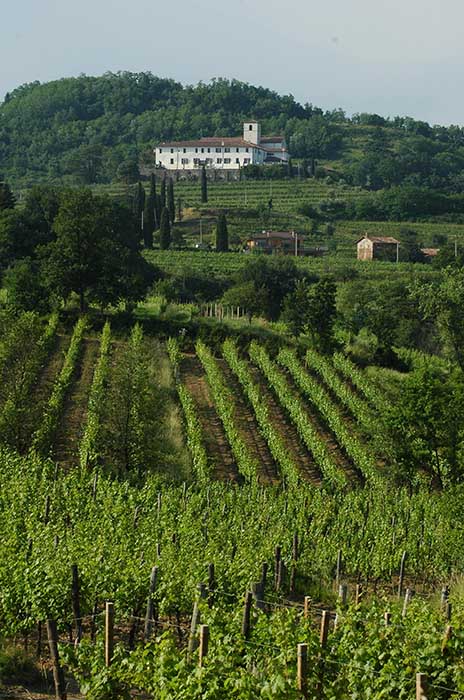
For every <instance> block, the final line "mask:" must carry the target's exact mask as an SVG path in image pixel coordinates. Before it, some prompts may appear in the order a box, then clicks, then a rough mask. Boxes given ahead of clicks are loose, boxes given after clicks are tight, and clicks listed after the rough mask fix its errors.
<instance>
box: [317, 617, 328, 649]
mask: <svg viewBox="0 0 464 700" xmlns="http://www.w3.org/2000/svg"><path fill="white" fill-rule="evenodd" d="M329 623H330V613H329V611H328V610H323V611H322V619H321V632H320V635H319V642H320V644H321V647H322V648H324V647H325V645H326V644H327V637H328V634H329Z"/></svg>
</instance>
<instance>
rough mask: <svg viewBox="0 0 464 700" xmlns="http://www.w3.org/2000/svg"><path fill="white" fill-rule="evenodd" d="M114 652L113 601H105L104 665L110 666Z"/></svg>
mask: <svg viewBox="0 0 464 700" xmlns="http://www.w3.org/2000/svg"><path fill="white" fill-rule="evenodd" d="M113 652H114V603H111V602H110V601H109V600H108V601H106V608H105V666H111V661H112V659H113Z"/></svg>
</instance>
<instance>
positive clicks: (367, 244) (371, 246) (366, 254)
mask: <svg viewBox="0 0 464 700" xmlns="http://www.w3.org/2000/svg"><path fill="white" fill-rule="evenodd" d="M399 245H400V242H399V241H397V240H396V238H392V237H391V236H369V235H367V234H366V235H365V236H364V238H361V239H360V240H359V241H358V242H357V248H358V260H389V261H391V262H394V261H396V262H397V261H398V258H399V255H398V253H399Z"/></svg>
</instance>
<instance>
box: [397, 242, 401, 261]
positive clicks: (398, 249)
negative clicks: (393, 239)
mask: <svg viewBox="0 0 464 700" xmlns="http://www.w3.org/2000/svg"><path fill="white" fill-rule="evenodd" d="M399 261H400V244H399V243H397V244H396V262H397V263H398V262H399Z"/></svg>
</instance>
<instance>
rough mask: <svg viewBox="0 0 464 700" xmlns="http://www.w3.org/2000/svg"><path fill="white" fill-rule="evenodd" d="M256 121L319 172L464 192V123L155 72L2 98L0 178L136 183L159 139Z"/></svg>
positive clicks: (361, 182) (68, 82) (20, 183)
mask: <svg viewBox="0 0 464 700" xmlns="http://www.w3.org/2000/svg"><path fill="white" fill-rule="evenodd" d="M249 118H255V119H259V120H260V121H261V123H262V128H263V132H264V133H276V132H279V133H282V132H283V133H285V136H286V138H287V141H288V143H289V145H290V150H291V153H292V156H293V157H294V158H295V159H302V160H304V159H308V160H316V161H317V164H318V167H317V168H316V171H315V173H314V174H315V175H316V176H317V177H324V178H326V177H329V178H331V179H333V180H335V181H341V182H347V183H349V184H352V185H358V186H361V187H364V188H367V189H382V188H385V187H391V186H395V185H412V186H421V187H429V188H434V189H439V190H443V191H445V192H449V193H459V192H462V191H463V189H464V177H463V175H462V171H463V169H464V129H462V128H460V127H457V126H451V127H447V128H446V127H442V126H430V125H429V124H427V123H426V122H422V121H416V120H413V119H411V118H408V117H395V118H394V119H385V118H383V117H381V116H378V115H375V114H355V115H353V116H352V117H351V118H348V117H347V116H346V115H345V113H344V112H343V111H342V110H340V109H336V110H333V111H326V112H324V111H323V110H321V109H319V108H317V107H314V106H312V105H311V104H305V105H301V104H299V103H298V102H296V101H295V99H294V98H293V97H292V96H291V95H286V96H281V95H278V94H277V93H276V92H273V91H271V90H268V89H266V88H263V87H255V86H252V85H249V84H247V83H242V82H239V81H237V80H231V81H229V80H224V79H216V80H213V81H211V82H210V83H208V84H205V83H199V84H198V85H196V86H183V85H181V84H180V83H178V82H175V81H174V80H167V79H163V78H159V77H156V76H154V75H152V74H151V73H129V72H122V73H117V74H113V73H106V74H105V75H103V76H100V77H89V76H79V77H78V78H64V79H62V80H57V81H53V82H49V83H45V84H40V83H39V82H34V83H30V84H27V85H23V86H21V87H18V88H17V89H16V90H14V91H13V92H11V93H9V94H7V95H6V96H5V100H4V102H3V103H2V104H1V105H0V173H1V174H2V176H3V177H4V178H6V179H7V180H9V181H10V182H11V183H12V185H13V186H14V187H24V186H29V185H31V184H34V183H37V182H45V181H48V182H54V183H60V184H77V183H81V184H82V183H84V184H93V183H105V182H112V181H115V180H124V181H127V180H129V181H134V180H136V179H137V178H138V169H139V168H142V170H143V166H144V165H145V166H148V168H150V166H152V165H153V157H152V153H151V149H152V147H153V144H154V143H155V142H157V141H160V140H164V139H181V138H182V139H185V138H197V137H200V136H202V135H215V134H230V135H233V134H239V133H241V123H242V121H243V120H244V119H249Z"/></svg>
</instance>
